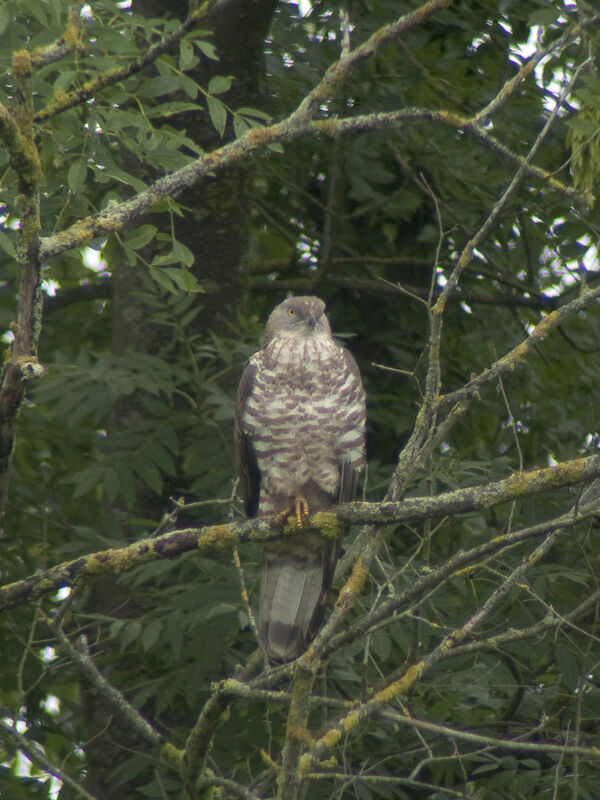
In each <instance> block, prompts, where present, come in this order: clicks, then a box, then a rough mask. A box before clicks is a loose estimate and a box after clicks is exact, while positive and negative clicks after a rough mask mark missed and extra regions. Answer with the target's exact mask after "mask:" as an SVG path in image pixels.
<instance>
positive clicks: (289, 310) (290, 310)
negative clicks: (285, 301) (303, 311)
mask: <svg viewBox="0 0 600 800" xmlns="http://www.w3.org/2000/svg"><path fill="white" fill-rule="evenodd" d="M295 313H296V312H295V311H294V309H293V308H288V314H289V315H290V317H293V316H294V314H295Z"/></svg>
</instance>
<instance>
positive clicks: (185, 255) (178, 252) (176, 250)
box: [172, 239, 196, 267]
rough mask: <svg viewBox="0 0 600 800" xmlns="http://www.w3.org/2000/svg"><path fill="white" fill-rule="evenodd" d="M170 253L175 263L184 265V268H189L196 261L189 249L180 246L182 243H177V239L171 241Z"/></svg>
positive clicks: (182, 245)
mask: <svg viewBox="0 0 600 800" xmlns="http://www.w3.org/2000/svg"><path fill="white" fill-rule="evenodd" d="M172 252H173V255H174V256H175V258H176V259H177V261H180V262H181V263H182V264H185V265H186V267H191V266H192V264H193V263H194V261H195V260H196V259H195V258H194V254H193V253H192V251H191V250H190V248H189V247H187V246H186V245H184V244H182V242H179V241H177V239H174V240H173V251H172Z"/></svg>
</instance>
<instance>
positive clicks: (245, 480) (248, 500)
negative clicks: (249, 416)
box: [233, 363, 260, 517]
mask: <svg viewBox="0 0 600 800" xmlns="http://www.w3.org/2000/svg"><path fill="white" fill-rule="evenodd" d="M255 376H256V366H255V365H254V364H251V363H248V364H246V367H245V368H244V371H243V373H242V378H241V380H240V385H239V388H238V397H237V404H236V408H235V427H234V435H233V440H234V447H235V462H236V468H237V474H238V477H239V479H240V486H241V488H242V494H243V497H244V509H245V511H246V516H248V517H256V515H257V514H258V500H259V497H260V470H259V469H258V463H257V461H256V453H255V452H254V448H253V447H252V440H251V438H250V436H248V434H247V433H244V429H243V425H242V415H243V413H244V409H245V407H246V403H247V401H248V398H249V397H250V395H251V394H252V387H253V386H254V378H255Z"/></svg>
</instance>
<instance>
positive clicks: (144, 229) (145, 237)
mask: <svg viewBox="0 0 600 800" xmlns="http://www.w3.org/2000/svg"><path fill="white" fill-rule="evenodd" d="M157 230H158V228H156V227H155V226H154V225H140V227H139V228H136V229H135V230H134V231H132V232H131V233H130V234H129V236H128V237H127V239H125V244H126V245H127V247H130V248H131V249H132V250H139V249H140V248H141V247H144V245H147V244H148V242H150V241H151V240H152V239H154V237H155V235H156V232H157Z"/></svg>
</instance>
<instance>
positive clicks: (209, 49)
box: [194, 39, 219, 61]
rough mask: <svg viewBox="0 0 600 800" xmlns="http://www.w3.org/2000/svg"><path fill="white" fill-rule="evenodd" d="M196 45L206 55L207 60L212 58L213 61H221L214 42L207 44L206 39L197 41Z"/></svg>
mask: <svg viewBox="0 0 600 800" xmlns="http://www.w3.org/2000/svg"><path fill="white" fill-rule="evenodd" d="M194 44H195V45H196V47H197V48H198V49H199V50H201V51H202V52H203V53H204V55H205V56H206V57H207V58H210V59H211V61H218V60H219V56H218V55H217V50H216V48H215V46H214V44H213V43H212V42H206V41H205V40H204V39H197V40H196V41H195V42H194Z"/></svg>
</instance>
